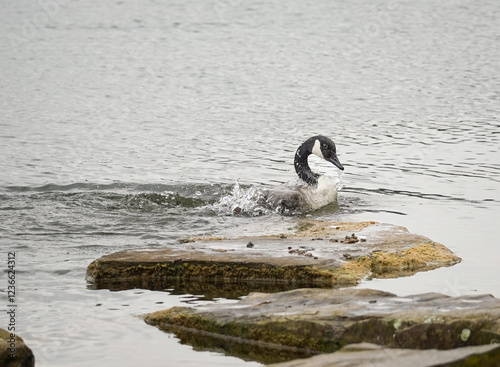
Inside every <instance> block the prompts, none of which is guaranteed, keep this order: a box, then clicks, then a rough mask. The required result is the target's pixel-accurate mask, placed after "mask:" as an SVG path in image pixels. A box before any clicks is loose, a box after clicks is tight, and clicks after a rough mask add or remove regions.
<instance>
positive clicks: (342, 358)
mask: <svg viewBox="0 0 500 367" xmlns="http://www.w3.org/2000/svg"><path fill="white" fill-rule="evenodd" d="M499 362H500V344H489V345H480V346H475V347H463V348H456V349H452V350H437V349H430V350H429V349H428V350H415V349H392V348H385V347H381V346H379V345H375V344H370V343H360V344H352V345H348V346H346V347H344V348H342V349H341V350H339V351H338V352H336V353H328V354H322V355H319V356H315V357H311V358H306V359H297V360H294V361H289V362H283V363H277V364H273V365H272V367H306V366H307V367H363V366H366V367H401V366H404V367H432V366H449V367H451V366H457V367H458V366H461V367H465V366H471V367H472V366H482V367H496V366H498V365H499Z"/></svg>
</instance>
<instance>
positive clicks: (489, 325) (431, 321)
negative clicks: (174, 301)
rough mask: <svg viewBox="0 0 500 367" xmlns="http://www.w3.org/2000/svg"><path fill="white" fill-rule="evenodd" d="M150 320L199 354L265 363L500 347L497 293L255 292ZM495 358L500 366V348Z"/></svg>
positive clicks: (164, 313)
mask: <svg viewBox="0 0 500 367" xmlns="http://www.w3.org/2000/svg"><path fill="white" fill-rule="evenodd" d="M145 321H146V322H147V323H148V324H151V325H155V326H158V327H159V328H161V329H163V330H165V331H169V332H173V333H175V334H176V335H177V336H178V337H179V338H180V339H181V340H182V341H183V342H185V343H189V344H192V345H193V346H194V347H195V348H202V349H217V348H222V349H224V350H225V351H226V352H227V353H228V354H232V355H237V356H239V357H242V358H246V359H248V358H250V359H255V360H258V361H260V362H263V363H275V362H280V361H286V360H291V359H295V358H298V357H305V356H310V355H313V354H316V353H327V352H336V351H337V350H339V349H340V348H342V347H343V346H346V345H349V344H356V343H363V342H368V343H373V344H377V345H380V346H385V347H390V348H398V349H401V350H404V349H440V350H449V349H455V348H462V347H467V346H479V345H490V344H495V343H500V300H498V299H496V298H494V297H492V296H490V295H479V296H461V297H448V296H445V295H442V294H436V293H427V294H421V295H414V296H407V297H397V296H395V295H394V294H391V293H387V292H381V291H376V290H370V289H354V288H348V289H297V290H293V291H287V292H281V293H275V294H266V293H252V294H250V295H249V296H248V297H246V298H244V299H243V300H241V301H239V302H238V303H234V304H225V305H220V304H209V305H203V306H199V307H196V308H188V307H174V308H171V309H168V310H165V311H159V312H155V313H152V314H149V315H147V316H146V318H145ZM200 340H201V342H200ZM233 346H237V347H236V349H233ZM256 350H257V351H258V352H256ZM391 351H393V349H391ZM433 353H434V352H433ZM492 353H493V352H492ZM375 354H376V355H378V354H380V351H379V350H378V349H377V352H376V353H375ZM407 354H408V353H407V352H401V351H398V352H397V353H395V354H393V356H394V355H397V356H404V355H407ZM490 357H491V358H494V360H495V361H496V362H497V363H498V362H500V361H499V359H498V358H499V353H498V350H497V351H496V352H494V353H493V354H492V356H490ZM490 357H488V358H490ZM398 358H399V357H398ZM405 358H409V357H408V356H406V357H405ZM297 363H298V362H297ZM292 365H294V364H292ZM298 365H300V364H298ZM327 365H328V364H327ZM399 365H405V364H404V363H403V364H399Z"/></svg>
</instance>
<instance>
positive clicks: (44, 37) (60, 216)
mask: <svg viewBox="0 0 500 367" xmlns="http://www.w3.org/2000/svg"><path fill="white" fill-rule="evenodd" d="M0 3H1V7H2V11H1V12H0V34H1V35H2V36H1V37H0V49H1V54H0V70H1V73H0V111H1V114H0V157H1V161H0V256H1V257H2V259H0V261H1V264H2V265H1V267H2V269H6V267H7V253H8V252H15V253H16V270H17V279H16V280H17V283H16V284H17V294H16V297H17V298H16V301H17V304H18V309H17V314H16V330H17V332H18V333H19V334H20V335H21V336H22V337H23V338H24V339H25V340H26V342H27V344H28V345H29V346H30V347H31V348H32V349H33V351H34V353H35V356H36V359H37V366H69V365H70V366H88V365H91V364H94V365H99V366H132V365H138V364H143V365H144V364H145V365H148V366H178V365H182V366H201V365H203V366H225V365H227V366H243V365H244V366H256V365H259V364H258V363H256V362H251V361H250V362H246V361H243V360H240V359H238V358H235V357H230V356H224V354H222V353H221V352H207V351H194V350H193V349H192V348H191V347H190V346H187V345H182V344H180V342H179V340H178V339H176V338H175V337H174V336H173V335H171V334H167V333H164V332H161V331H159V330H157V329H155V328H153V327H151V326H148V325H146V324H145V323H144V322H143V321H142V319H141V318H140V315H142V314H144V313H147V312H151V311H155V310H160V309H164V308H168V307H171V306H176V305H186V304H194V305H196V304H203V303H205V302H234V301H235V300H226V299H220V298H217V297H215V298H213V299H204V298H203V297H202V296H200V295H197V294H182V292H176V291H175V290H169V291H164V292H158V291H149V290H142V289H134V290H127V291H119V292H110V291H108V290H94V289H90V288H88V286H87V284H86V282H85V271H86V266H87V265H88V264H89V263H90V262H91V261H92V260H94V259H96V258H98V257H100V256H102V255H105V254H109V253H112V252H115V251H119V250H126V249H134V248H143V247H151V248H156V247H163V246H168V245H169V244H172V243H175V242H176V241H178V239H179V238H182V237H186V236H190V235H202V234H217V235H228V236H239V235H249V234H263V233H280V232H282V231H284V230H286V228H288V227H290V226H293V225H294V224H296V222H297V221H298V220H299V219H300V218H303V217H304V216H309V217H311V218H315V219H325V220H339V221H362V220H374V221H379V222H389V223H393V224H398V225H403V226H405V227H407V228H408V229H409V230H410V231H411V232H415V233H419V234H422V235H425V236H428V237H430V238H431V239H433V240H434V241H437V242H440V243H442V244H444V245H445V246H447V247H448V248H450V249H451V250H452V251H453V252H454V253H456V254H457V255H458V256H460V257H461V258H462V260H463V261H462V263H460V264H458V265H456V266H453V267H449V268H443V269H438V270H434V271H430V272H426V273H419V274H417V275H415V276H412V277H408V278H401V279H392V280H373V281H364V282H362V283H361V284H360V285H359V286H360V287H371V288H376V289H382V290H386V291H391V292H395V293H397V294H398V295H407V294H416V293H422V292H441V293H445V294H449V295H453V296H455V295H461V294H480V293H490V294H493V295H495V296H496V297H500V270H499V261H500V227H499V223H500V221H499V220H500V215H499V211H500V154H499V147H500V134H499V133H500V121H499V120H500V78H499V76H500V62H499V60H500V25H499V24H500V23H499V22H498V19H499V18H500V3H498V2H497V1H496V0H491V1H480V2H475V1H465V0H444V1H439V2H436V1H431V0H423V1H418V2H408V1H382V0H375V1H369V2H367V1H357V0H355V1H340V0H339V1H326V0H325V1H315V2H305V1H298V0H293V1H287V2H280V1H265V2H261V1H257V0H253V1H240V0H218V1H195V0H191V1H180V0H173V1H168V2H167V1H163V2H162V1H156V0H141V1H139V0H133V1H119V0H115V1H67V0H64V1H63V0H39V1H28V0H22V1H15V2H12V1H6V0H1V1H0ZM318 133H320V134H324V135H326V136H329V137H330V138H332V139H333V140H334V141H335V142H336V144H337V151H338V156H339V159H340V161H341V162H342V164H343V165H344V166H345V171H344V172H343V173H342V174H341V175H340V179H341V180H342V182H343V186H344V187H343V189H342V190H341V191H340V192H339V195H338V202H337V203H334V204H331V205H329V206H327V207H326V208H323V209H321V210H318V211H315V212H312V213H302V214H293V215H281V214H279V213H275V212H273V211H263V212H254V211H252V210H249V211H244V212H243V213H239V214H237V215H236V214H233V213H232V211H231V210H230V209H231V208H230V207H227V206H226V207H224V206H222V205H219V204H218V202H219V200H221V198H222V199H223V200H225V201H226V202H231V200H235V201H237V200H241V199H245V195H244V194H245V192H247V191H248V190H260V189H261V188H269V187H273V186H276V185H279V184H282V183H287V182H290V181H293V180H295V172H294V169H293V155H294V152H295V149H296V148H297V146H298V145H299V144H300V143H302V141H304V140H305V139H306V138H308V137H309V136H312V135H315V134H318ZM311 164H312V165H313V167H314V169H316V170H319V171H322V172H324V173H325V174H328V175H332V176H334V177H335V176H337V175H338V174H339V173H338V172H337V169H336V168H334V167H333V166H331V165H325V164H322V163H321V162H319V161H317V160H314V161H313V162H311ZM236 182H238V186H237V188H238V187H239V189H240V190H242V191H241V192H243V194H242V196H240V197H231V192H232V190H233V188H234V187H235V185H236ZM254 214H259V215H254ZM2 274H5V275H6V274H7V272H6V270H5V272H3V273H2ZM6 279H7V278H6V276H3V277H2V278H1V281H2V282H3V284H0V297H1V298H0V299H1V303H0V312H1V314H2V315H1V316H0V321H1V324H0V327H4V328H5V327H6V324H7V316H6V313H5V312H4V310H5V309H6V307H7V297H6V296H7V293H6V289H7V280H6Z"/></svg>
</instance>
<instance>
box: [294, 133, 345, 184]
mask: <svg viewBox="0 0 500 367" xmlns="http://www.w3.org/2000/svg"><path fill="white" fill-rule="evenodd" d="M311 154H315V155H317V156H318V157H320V158H321V159H324V160H325V161H328V162H330V163H332V164H333V165H335V166H336V167H338V168H339V169H340V170H344V166H342V164H341V163H340V161H339V159H338V157H337V148H336V147H335V143H334V142H333V141H332V140H331V139H329V138H327V137H326V136H323V135H317V136H313V137H311V138H309V139H307V140H306V141H305V142H304V143H302V145H301V146H300V147H299V148H298V149H297V152H296V153H295V161H294V166H295V172H297V174H298V175H299V177H300V178H301V179H302V181H304V182H306V183H307V184H308V185H311V186H316V185H317V184H318V177H319V176H320V175H319V174H317V173H314V172H312V171H311V168H309V164H308V162H307V158H308V157H309V156H310V155H311Z"/></svg>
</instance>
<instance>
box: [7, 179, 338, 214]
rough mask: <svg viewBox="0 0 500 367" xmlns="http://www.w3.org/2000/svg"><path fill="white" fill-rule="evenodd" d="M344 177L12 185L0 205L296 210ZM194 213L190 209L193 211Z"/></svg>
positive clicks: (324, 199)
mask: <svg viewBox="0 0 500 367" xmlns="http://www.w3.org/2000/svg"><path fill="white" fill-rule="evenodd" d="M341 187H342V185H341V181H340V179H337V180H334V179H332V178H326V177H325V176H321V177H320V180H319V184H318V187H317V188H314V189H313V188H308V187H305V186H302V185H300V184H299V183H298V182H296V181H294V182H290V183H287V184H282V185H277V186H274V187H266V186H258V185H247V186H242V185H240V184H239V183H238V182H236V183H235V184H234V185H227V184H172V185H164V184H132V183H112V184H105V185H103V184H94V183H72V184H68V185H57V184H47V185H43V186H34V187H30V186H8V187H3V193H0V210H22V209H23V208H24V209H26V206H27V205H28V204H29V206H30V207H32V206H34V205H39V206H40V205H57V206H64V207H82V208H87V209H90V210H92V209H95V210H105V211H114V210H129V211H143V212H154V211H165V210H171V209H179V210H182V209H186V210H195V211H198V213H199V214H202V215H203V214H212V215H245V216H261V215H270V214H273V213H277V214H281V215H295V214H302V213H305V212H309V211H311V210H315V209H318V208H320V207H323V206H325V205H328V204H329V203H331V202H334V201H336V199H337V192H338V190H340V188H341ZM191 214H192V213H191Z"/></svg>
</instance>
